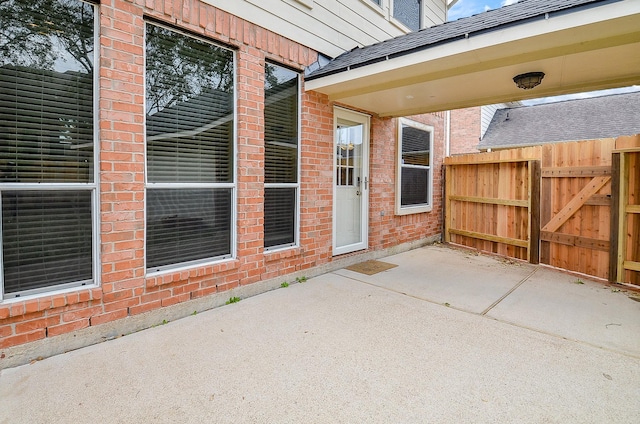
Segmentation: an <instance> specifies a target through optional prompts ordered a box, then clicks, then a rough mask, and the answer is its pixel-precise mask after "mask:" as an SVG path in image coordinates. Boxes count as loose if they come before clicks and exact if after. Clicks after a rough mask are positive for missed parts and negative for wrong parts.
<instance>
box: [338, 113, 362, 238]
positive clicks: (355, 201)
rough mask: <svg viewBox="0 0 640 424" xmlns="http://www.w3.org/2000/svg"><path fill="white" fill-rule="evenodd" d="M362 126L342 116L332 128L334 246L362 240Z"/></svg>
mask: <svg viewBox="0 0 640 424" xmlns="http://www.w3.org/2000/svg"><path fill="white" fill-rule="evenodd" d="M363 131H364V125H363V124H361V123H359V122H352V121H349V120H345V119H338V120H337V128H336V199H335V201H336V216H335V217H334V220H335V224H334V225H335V226H336V247H341V246H348V245H355V244H358V243H361V242H362V241H363V238H362V236H363V234H362V199H363V195H362V189H363V187H362V185H363V181H362V160H363V156H362V155H363V149H364V146H363V140H364V134H363Z"/></svg>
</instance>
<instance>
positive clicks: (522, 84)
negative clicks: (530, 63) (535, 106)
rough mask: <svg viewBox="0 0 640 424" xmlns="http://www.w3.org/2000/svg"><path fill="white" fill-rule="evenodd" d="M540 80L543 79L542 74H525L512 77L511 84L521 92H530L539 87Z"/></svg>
mask: <svg viewBox="0 0 640 424" xmlns="http://www.w3.org/2000/svg"><path fill="white" fill-rule="evenodd" d="M542 78H544V72H527V73H526V74H520V75H516V76H515V77H513V82H515V83H516V85H517V86H518V87H519V88H522V89H523V90H530V89H532V88H533V87H536V86H538V85H540V83H541V82H542Z"/></svg>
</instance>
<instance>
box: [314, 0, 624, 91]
mask: <svg viewBox="0 0 640 424" xmlns="http://www.w3.org/2000/svg"><path fill="white" fill-rule="evenodd" d="M616 1H620V0H520V1H519V2H518V3H514V4H512V5H509V6H504V7H501V8H499V9H494V10H489V11H487V12H483V13H479V14H477V15H473V16H469V17H466V18H461V19H458V20H456V21H452V22H446V23H444V24H441V25H436V26H433V27H430V28H424V29H421V30H420V31H416V32H411V33H409V34H405V35H401V36H399V37H396V38H392V39H389V40H385V41H382V42H380V43H376V44H372V45H370V46H365V47H356V48H354V49H353V50H351V51H349V52H346V53H343V54H341V55H340V56H338V57H337V58H335V59H334V60H332V61H331V62H329V63H328V64H327V65H325V66H323V67H321V68H320V69H318V70H316V71H314V72H312V73H311V74H309V75H308V76H307V77H306V78H305V79H306V80H312V79H315V78H320V77H323V76H327V75H331V74H335V73H339V72H344V71H348V70H350V69H354V68H358V67H361V66H365V65H369V64H372V63H376V62H381V61H384V60H388V59H391V58H394V57H398V56H403V55H406V54H409V53H414V52H416V51H420V50H424V49H427V48H429V47H432V46H435V45H439V44H442V43H447V42H451V41H455V40H460V39H464V38H466V37H469V35H470V34H474V35H475V34H479V33H483V32H489V31H495V30H499V29H503V28H505V27H508V26H511V25H514V24H521V23H523V22H525V21H530V20H535V19H545V18H547V17H548V15H550V14H554V15H557V14H562V13H565V12H566V11H567V10H568V9H575V8H580V7H591V5H592V4H593V5H596V4H598V5H599V3H611V2H616Z"/></svg>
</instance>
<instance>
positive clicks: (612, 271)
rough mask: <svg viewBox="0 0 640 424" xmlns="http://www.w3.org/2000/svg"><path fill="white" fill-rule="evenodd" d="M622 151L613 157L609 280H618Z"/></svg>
mask: <svg viewBox="0 0 640 424" xmlns="http://www.w3.org/2000/svg"><path fill="white" fill-rule="evenodd" d="M620 155H621V154H620V153H613V154H612V157H611V229H610V233H611V234H610V235H609V281H610V282H615V281H617V280H618V239H619V237H620Z"/></svg>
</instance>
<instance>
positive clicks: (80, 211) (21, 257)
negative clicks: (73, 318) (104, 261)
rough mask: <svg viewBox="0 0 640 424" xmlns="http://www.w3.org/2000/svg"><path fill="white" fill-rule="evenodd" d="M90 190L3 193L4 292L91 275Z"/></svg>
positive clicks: (57, 283) (24, 289)
mask: <svg viewBox="0 0 640 424" xmlns="http://www.w3.org/2000/svg"><path fill="white" fill-rule="evenodd" d="M92 225H93V224H92V216H91V191H6V192H3V193H2V258H3V264H4V290H5V294H12V293H13V294H14V293H21V292H25V291H28V290H33V289H37V288H42V287H47V286H55V285H60V284H65V283H70V282H73V281H82V280H91V278H92V275H93V271H92V263H93V262H92Z"/></svg>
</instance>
